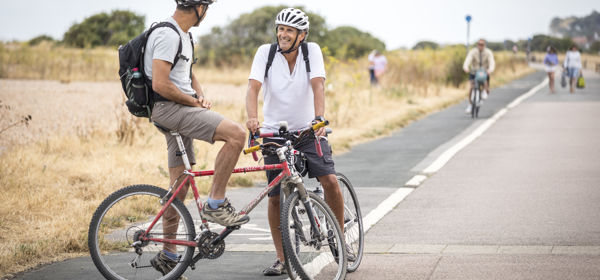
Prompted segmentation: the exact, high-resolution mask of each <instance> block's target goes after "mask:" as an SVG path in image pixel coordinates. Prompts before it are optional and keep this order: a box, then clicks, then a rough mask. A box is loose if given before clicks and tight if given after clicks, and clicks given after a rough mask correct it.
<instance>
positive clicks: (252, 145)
mask: <svg viewBox="0 0 600 280" xmlns="http://www.w3.org/2000/svg"><path fill="white" fill-rule="evenodd" d="M254 143H255V141H254V139H252V140H250V147H254ZM252 158H253V159H254V161H258V155H256V152H252Z"/></svg>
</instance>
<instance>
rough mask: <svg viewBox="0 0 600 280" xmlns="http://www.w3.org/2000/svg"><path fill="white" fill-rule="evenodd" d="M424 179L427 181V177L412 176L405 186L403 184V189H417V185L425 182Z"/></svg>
mask: <svg viewBox="0 0 600 280" xmlns="http://www.w3.org/2000/svg"><path fill="white" fill-rule="evenodd" d="M425 179H427V176H425V175H420V174H419V175H415V176H413V177H412V178H411V179H410V180H408V182H406V184H404V186H405V187H413V188H415V187H418V186H419V185H421V183H423V181H425Z"/></svg>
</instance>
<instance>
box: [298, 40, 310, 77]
mask: <svg viewBox="0 0 600 280" xmlns="http://www.w3.org/2000/svg"><path fill="white" fill-rule="evenodd" d="M300 49H301V50H302V56H303V57H304V63H306V72H308V73H310V61H308V44H307V43H306V42H302V43H301V44H300Z"/></svg>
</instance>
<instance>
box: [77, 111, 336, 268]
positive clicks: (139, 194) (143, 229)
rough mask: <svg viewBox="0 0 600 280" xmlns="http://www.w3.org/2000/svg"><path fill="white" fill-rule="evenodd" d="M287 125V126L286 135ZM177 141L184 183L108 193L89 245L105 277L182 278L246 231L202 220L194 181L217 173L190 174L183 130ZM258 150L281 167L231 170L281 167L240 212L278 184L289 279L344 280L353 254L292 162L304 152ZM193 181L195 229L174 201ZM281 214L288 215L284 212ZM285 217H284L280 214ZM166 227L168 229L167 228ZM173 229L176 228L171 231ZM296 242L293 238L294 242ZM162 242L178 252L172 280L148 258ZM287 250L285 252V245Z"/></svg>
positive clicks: (275, 148) (333, 219)
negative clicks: (326, 279) (324, 277)
mask: <svg viewBox="0 0 600 280" xmlns="http://www.w3.org/2000/svg"><path fill="white" fill-rule="evenodd" d="M327 124H328V123H327V122H319V123H317V124H315V125H313V126H311V127H309V128H308V129H306V130H304V131H303V132H302V135H301V136H300V138H304V137H308V136H309V135H311V134H313V135H314V131H315V130H317V129H319V128H321V127H324V126H325V125H327ZM286 130H287V127H285V126H282V127H281V128H280V131H281V132H285V131H286ZM170 133H171V134H172V135H173V136H175V137H176V139H177V144H178V147H179V151H180V154H181V157H182V159H183V162H184V165H185V168H186V170H185V171H184V172H183V173H182V174H181V176H180V178H178V179H183V180H182V181H180V180H176V182H178V181H179V182H181V183H180V184H179V185H177V186H176V184H173V185H171V186H170V188H169V189H168V190H166V189H162V188H159V187H156V186H151V185H132V186H128V187H125V188H122V189H120V190H118V191H116V192H114V193H112V194H111V195H109V196H108V197H107V198H106V199H105V200H104V201H103V202H102V203H101V204H100V206H99V207H98V209H96V211H95V213H94V215H93V217H92V220H91V222H90V227H89V232H88V247H89V250H90V255H91V257H92V260H93V262H94V264H95V266H96V267H97V268H98V270H99V271H100V273H102V275H103V276H104V277H106V278H107V279H177V278H178V277H179V276H181V275H182V274H183V273H184V272H185V271H186V270H187V268H188V267H190V268H192V269H195V267H196V264H197V263H198V261H200V260H201V259H216V258H219V257H220V256H221V255H222V254H223V253H224V251H225V238H226V237H227V236H229V234H231V233H232V232H233V231H235V230H238V229H240V228H241V227H240V226H228V227H225V228H224V229H223V230H222V231H221V232H219V233H217V232H213V231H211V230H210V225H209V224H208V222H207V221H206V219H204V218H203V217H202V215H201V213H202V201H201V199H200V195H199V193H198V189H197V187H196V184H195V180H194V178H195V177H203V176H211V175H214V170H204V171H192V169H191V166H190V163H189V160H188V158H187V155H186V151H185V148H184V145H183V141H182V139H181V136H180V135H179V133H177V132H175V131H171V132H170ZM258 150H260V151H261V152H262V153H263V154H271V155H277V157H278V158H279V160H280V163H278V164H270V165H263V166H255V167H242V168H235V169H234V170H233V173H246V172H256V171H265V170H281V173H280V174H279V175H278V176H277V177H276V178H275V180H273V181H272V182H271V183H270V184H268V185H267V186H266V187H265V188H264V190H262V191H261V192H260V194H259V195H258V196H257V197H256V198H254V199H253V200H252V201H251V202H250V203H249V204H248V205H246V206H245V207H244V208H243V209H242V210H241V211H240V213H241V214H248V213H250V212H251V211H252V210H253V209H254V208H255V207H256V206H257V205H258V203H260V202H261V201H262V199H263V198H264V197H265V196H266V195H267V194H268V193H269V191H270V190H272V189H273V188H274V187H275V186H276V185H277V184H279V183H281V192H282V194H284V196H283V197H284V198H286V202H285V204H283V207H282V209H285V210H286V215H285V217H286V219H285V220H282V225H286V226H285V227H284V228H283V229H282V236H283V237H284V240H288V241H287V243H284V246H285V244H288V245H289V244H294V245H295V247H294V249H290V248H288V249H286V250H285V251H286V252H288V253H287V254H286V261H285V263H286V264H288V265H287V266H288V267H289V266H290V264H291V266H293V269H289V270H288V271H289V272H290V276H291V277H295V276H296V273H297V275H298V276H300V277H301V278H302V279H310V277H313V276H315V275H316V274H318V273H319V272H326V273H327V274H328V275H330V274H333V275H335V276H334V278H333V279H344V277H345V275H346V267H347V260H346V258H347V255H346V249H345V247H346V246H345V242H344V237H343V233H342V231H341V229H340V227H339V224H338V222H337V219H336V217H335V215H334V214H333V212H332V211H331V209H330V208H329V206H328V205H327V203H325V201H323V200H322V199H321V198H320V197H319V196H317V195H316V194H314V193H312V192H307V191H306V189H305V187H304V185H303V183H302V179H301V178H300V176H299V174H298V171H297V170H296V168H295V166H294V162H293V159H294V158H295V155H297V154H299V152H298V151H296V150H294V148H293V145H292V142H291V141H286V143H285V144H283V145H279V144H276V143H266V144H262V145H257V146H255V147H251V148H248V149H245V150H244V153H245V154H247V153H251V152H256V151H258ZM187 182H189V185H190V187H191V189H192V192H193V196H194V202H195V204H196V208H197V210H198V213H199V214H200V217H201V223H200V225H199V227H196V225H194V220H193V219H192V217H191V215H190V212H189V211H188V209H187V208H186V207H185V205H184V204H183V203H182V202H181V201H180V200H179V199H177V198H176V196H177V194H178V193H179V192H180V191H181V190H182V188H183V187H184V186H185V185H186V183H187ZM165 211H172V212H174V213H175V214H174V215H173V218H171V219H166V218H164V213H165ZM282 213H283V212H282ZM282 216H283V214H282ZM167 224H168V225H169V226H173V224H176V227H177V228H176V231H169V232H176V233H171V234H166V233H165V232H164V231H166V230H165V226H166V225H167ZM161 225H162V227H163V228H162V231H161V229H160V228H161ZM171 229H172V228H171ZM290 240H293V241H291V242H290ZM164 244H173V245H176V252H177V254H178V255H179V257H178V260H177V261H176V265H175V266H174V267H173V268H172V270H171V271H170V272H168V273H167V274H166V275H162V274H161V273H160V272H158V271H156V270H155V269H154V268H153V267H152V265H151V263H150V260H151V259H152V258H153V257H154V256H155V255H156V253H157V252H159V251H160V250H162V246H163V245H164ZM284 248H285V247H284Z"/></svg>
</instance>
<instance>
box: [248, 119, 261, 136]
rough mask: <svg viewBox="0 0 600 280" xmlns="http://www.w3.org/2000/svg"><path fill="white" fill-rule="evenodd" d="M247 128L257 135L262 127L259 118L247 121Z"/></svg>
mask: <svg viewBox="0 0 600 280" xmlns="http://www.w3.org/2000/svg"><path fill="white" fill-rule="evenodd" d="M246 127H247V128H248V130H250V131H252V133H256V132H257V131H258V128H259V127H260V123H259V122H258V118H249V119H248V121H246Z"/></svg>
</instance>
